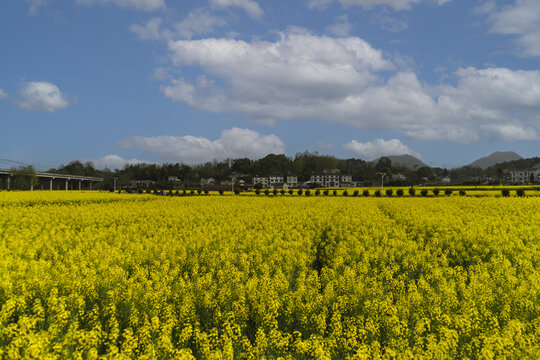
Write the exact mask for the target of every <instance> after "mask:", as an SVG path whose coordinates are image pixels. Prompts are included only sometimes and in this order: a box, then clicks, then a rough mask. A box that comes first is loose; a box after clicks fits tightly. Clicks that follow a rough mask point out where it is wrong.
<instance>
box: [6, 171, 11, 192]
mask: <svg viewBox="0 0 540 360" xmlns="http://www.w3.org/2000/svg"><path fill="white" fill-rule="evenodd" d="M7 189H8V190H10V189H11V176H10V175H8V178H7Z"/></svg>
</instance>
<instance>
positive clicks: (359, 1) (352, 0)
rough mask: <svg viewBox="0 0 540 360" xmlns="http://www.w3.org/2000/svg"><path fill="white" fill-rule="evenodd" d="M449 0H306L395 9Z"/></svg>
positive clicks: (318, 4) (313, 4)
mask: <svg viewBox="0 0 540 360" xmlns="http://www.w3.org/2000/svg"><path fill="white" fill-rule="evenodd" d="M450 1H451V0H308V2H307V5H308V7H310V8H318V9H321V8H322V9H324V8H325V7H327V6H328V5H330V4H332V3H333V2H339V3H340V4H341V5H342V6H343V7H345V8H347V7H351V6H360V7H362V8H364V9H371V8H374V7H377V6H387V7H389V8H392V9H394V10H396V11H401V10H409V9H410V8H411V7H412V5H415V4H419V3H421V2H431V3H435V4H437V5H444V4H446V3H447V2H450Z"/></svg>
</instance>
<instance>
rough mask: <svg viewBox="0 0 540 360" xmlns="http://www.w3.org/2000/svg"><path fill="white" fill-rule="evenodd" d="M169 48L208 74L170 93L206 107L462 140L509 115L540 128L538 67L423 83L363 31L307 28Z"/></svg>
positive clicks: (176, 82) (175, 84) (174, 58)
mask: <svg viewBox="0 0 540 360" xmlns="http://www.w3.org/2000/svg"><path fill="white" fill-rule="evenodd" d="M169 50H170V58H171V62H172V65H173V66H177V67H179V68H180V69H181V67H182V66H196V67H199V68H200V69H201V71H202V73H203V75H200V76H199V77H198V78H197V79H196V80H194V81H189V80H188V79H186V78H182V77H181V78H177V79H173V80H171V81H170V83H169V84H167V85H164V86H162V87H161V90H162V92H163V93H164V94H165V96H166V97H168V98H170V99H172V100H173V101H181V102H185V103H188V104H190V105H191V106H194V107H197V108H200V109H203V110H206V111H211V112H216V113H218V112H235V113H243V114H246V115H247V116H248V117H249V118H250V119H252V120H255V121H259V122H264V123H271V122H272V120H275V119H283V120H302V119H307V120H313V119H316V120H321V121H325V122H328V123H341V124H348V125H352V126H355V127H359V128H365V129H378V130H392V131H398V132H401V133H402V134H405V135H407V136H409V137H412V138H415V139H420V140H451V141H455V142H459V143H471V142H475V141H478V140H479V139H481V138H482V137H486V136H487V137H492V136H493V131H491V130H488V129H491V128H490V127H489V126H494V125H501V124H507V123H508V122H509V121H512V122H513V123H520V124H523V125H524V126H525V127H531V128H535V129H540V124H537V122H538V121H536V120H535V119H537V118H538V114H539V113H540V72H539V71H522V70H510V69H506V68H487V69H477V68H472V67H471V68H466V69H459V70H458V71H457V72H456V73H455V74H454V78H453V79H450V80H455V84H454V85H449V84H444V83H442V84H439V85H429V84H423V83H421V82H420V81H419V80H418V78H417V76H416V74H414V73H413V72H411V71H407V70H399V69H396V65H394V64H393V63H392V62H391V61H390V60H388V59H387V58H386V57H385V56H383V54H382V52H381V51H379V50H377V49H374V48H372V47H371V46H370V45H369V44H368V43H367V42H365V41H364V40H362V39H360V38H357V37H345V38H333V37H328V36H315V35H312V34H310V33H308V32H306V31H303V30H301V29H289V30H288V31H286V32H284V33H281V34H280V37H279V39H278V40H276V41H274V42H268V41H257V40H253V41H251V42H246V41H241V40H234V39H215V38H208V39H201V40H191V41H190V40H180V41H170V42H169ZM535 122H536V123H535ZM487 125H489V126H487ZM486 126H487V127H486Z"/></svg>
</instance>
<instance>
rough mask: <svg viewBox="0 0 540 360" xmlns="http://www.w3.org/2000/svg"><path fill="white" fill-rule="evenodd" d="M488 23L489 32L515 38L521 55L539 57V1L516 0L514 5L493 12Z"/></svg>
mask: <svg viewBox="0 0 540 360" xmlns="http://www.w3.org/2000/svg"><path fill="white" fill-rule="evenodd" d="M488 6H489V5H488ZM488 9H489V7H488ZM490 21H491V23H492V24H491V29H490V31H491V32H493V33H497V34H504V35H513V36H515V37H516V42H517V44H518V45H519V46H520V48H521V51H522V54H523V55H525V56H540V1H538V0H516V2H515V4H514V5H512V6H508V7H504V8H502V9H501V10H498V11H494V12H493V13H492V14H491V16H490Z"/></svg>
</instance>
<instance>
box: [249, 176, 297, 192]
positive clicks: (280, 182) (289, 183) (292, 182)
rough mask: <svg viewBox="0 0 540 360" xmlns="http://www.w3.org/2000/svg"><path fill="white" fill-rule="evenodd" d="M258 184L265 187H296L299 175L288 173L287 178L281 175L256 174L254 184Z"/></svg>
mask: <svg viewBox="0 0 540 360" xmlns="http://www.w3.org/2000/svg"><path fill="white" fill-rule="evenodd" d="M258 184H260V186H261V187H262V188H264V189H278V188H287V189H289V188H296V187H298V177H297V176H294V175H288V176H287V177H285V178H284V177H283V176H280V175H270V176H254V177H253V186H256V185H258Z"/></svg>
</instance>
